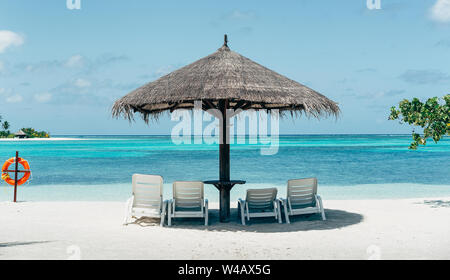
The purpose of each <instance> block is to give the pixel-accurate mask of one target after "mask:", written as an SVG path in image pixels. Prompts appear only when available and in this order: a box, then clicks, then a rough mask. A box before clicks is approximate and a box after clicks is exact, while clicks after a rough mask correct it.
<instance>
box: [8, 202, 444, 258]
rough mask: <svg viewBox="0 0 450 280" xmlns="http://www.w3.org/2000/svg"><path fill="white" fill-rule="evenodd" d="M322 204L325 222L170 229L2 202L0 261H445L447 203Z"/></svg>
mask: <svg viewBox="0 0 450 280" xmlns="http://www.w3.org/2000/svg"><path fill="white" fill-rule="evenodd" d="M324 203H325V208H326V214H327V217H328V220H327V221H321V220H320V218H319V216H317V215H312V216H309V217H303V218H296V219H294V221H293V223H292V224H285V223H283V224H277V223H275V222H272V221H273V220H272V219H265V218H264V219H262V220H261V219H260V220H252V221H251V223H250V225H248V226H241V225H240V224H239V223H238V222H237V218H236V212H235V210H234V211H233V212H232V215H234V216H233V217H234V218H235V219H233V220H232V222H231V223H228V224H220V223H218V212H217V210H214V209H213V210H212V211H211V214H210V215H211V216H210V217H211V218H210V221H211V225H210V226H209V227H204V226H203V225H202V222H201V221H200V220H196V219H191V220H175V222H174V226H173V227H170V228H169V227H159V226H158V225H155V224H130V225H128V226H122V220H123V215H124V203H120V202H20V203H16V204H13V203H11V202H2V203H0V213H1V214H0V259H70V258H74V259H450V238H449V236H450V197H448V198H439V199H436V198H431V199H399V200H325V201H324ZM212 208H217V205H214V204H213V205H212Z"/></svg>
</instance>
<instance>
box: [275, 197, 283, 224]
mask: <svg viewBox="0 0 450 280" xmlns="http://www.w3.org/2000/svg"><path fill="white" fill-rule="evenodd" d="M275 205H276V206H277V214H278V223H279V224H281V223H283V220H282V218H281V209H280V208H281V205H280V201H279V200H276V201H275Z"/></svg>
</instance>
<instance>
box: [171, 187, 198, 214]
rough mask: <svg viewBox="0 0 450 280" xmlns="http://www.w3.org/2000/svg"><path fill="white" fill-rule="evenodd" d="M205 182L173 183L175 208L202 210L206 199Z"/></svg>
mask: <svg viewBox="0 0 450 280" xmlns="http://www.w3.org/2000/svg"><path fill="white" fill-rule="evenodd" d="M203 192H204V190H203V182H196V181H177V182H174V183H173V198H174V199H175V207H176V208H182V209H186V210H188V209H197V208H199V207H200V208H202V206H203V198H204V193H203Z"/></svg>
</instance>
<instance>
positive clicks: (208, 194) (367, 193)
mask: <svg viewBox="0 0 450 280" xmlns="http://www.w3.org/2000/svg"><path fill="white" fill-rule="evenodd" d="M130 180H131V179H130ZM269 187H276V188H278V197H285V196H286V185H279V184H274V183H247V184H246V185H244V186H242V187H241V188H235V189H233V190H232V191H231V201H232V202H235V201H237V199H238V198H243V197H245V191H246V189H248V188H269ZM13 190H14V188H12V187H11V186H9V185H6V184H5V183H1V182H0V202H1V201H10V200H11V198H12V196H13ZM318 193H319V194H320V195H321V196H322V198H323V199H324V200H391V199H421V198H430V197H434V198H440V197H450V185H448V184H445V185H425V184H413V183H392V184H390V183H387V184H365V185H348V186H340V185H323V184H321V185H319V189H318ZM130 196H131V182H128V183H110V184H95V185H87V184H67V185H64V184H60V185H33V182H31V183H30V184H29V185H27V184H26V185H23V186H20V187H19V188H18V193H17V197H18V199H19V200H20V201H28V202H33V201H35V202H39V201H41V202H44V201H47V202H52V201H111V202H123V201H126V200H127V199H128V198H129V197H130ZM163 197H164V199H165V200H166V199H170V198H172V184H171V182H166V183H164V187H163ZM205 198H207V199H208V200H209V201H210V202H212V203H214V202H218V199H219V193H218V191H217V190H216V189H215V188H214V187H213V186H211V185H205Z"/></svg>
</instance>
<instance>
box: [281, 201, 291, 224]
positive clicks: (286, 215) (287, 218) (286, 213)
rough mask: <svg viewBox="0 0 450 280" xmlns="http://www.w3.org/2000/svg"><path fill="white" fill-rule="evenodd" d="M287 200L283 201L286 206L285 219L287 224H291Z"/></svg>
mask: <svg viewBox="0 0 450 280" xmlns="http://www.w3.org/2000/svg"><path fill="white" fill-rule="evenodd" d="M287 202H288V201H287V199H283V200H282V203H283V206H284V217H285V218H286V223H288V224H290V223H291V221H290V220H289V212H288V208H287Z"/></svg>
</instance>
